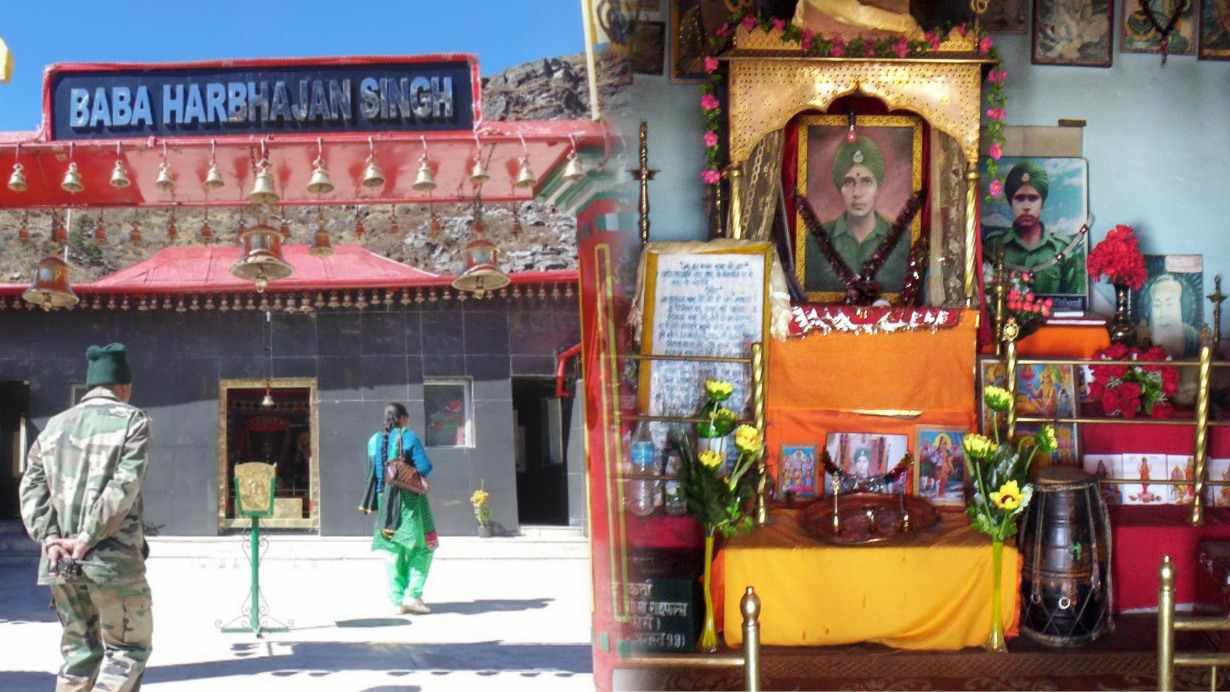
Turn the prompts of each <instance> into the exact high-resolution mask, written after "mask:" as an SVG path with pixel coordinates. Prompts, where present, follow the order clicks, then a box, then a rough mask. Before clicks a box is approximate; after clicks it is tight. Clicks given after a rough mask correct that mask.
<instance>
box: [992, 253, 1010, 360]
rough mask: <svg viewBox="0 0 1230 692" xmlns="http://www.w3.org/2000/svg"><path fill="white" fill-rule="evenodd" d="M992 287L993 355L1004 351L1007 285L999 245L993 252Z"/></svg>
mask: <svg viewBox="0 0 1230 692" xmlns="http://www.w3.org/2000/svg"><path fill="white" fill-rule="evenodd" d="M993 276H994V279H993V280H994V282H995V283H994V284H993V288H994V291H995V318H994V319H995V321H994V322H993V323H992V324H993V326H992V329H994V330H995V331H994V332H993V335H994V338H995V355H997V356H998V355H1003V352H1004V298H1005V294H1007V293H1008V286H1007V283H1006V282H1005V280H1004V246H1002V245H1001V246H999V249H998V250H997V251H996V253H995V273H994V275H993Z"/></svg>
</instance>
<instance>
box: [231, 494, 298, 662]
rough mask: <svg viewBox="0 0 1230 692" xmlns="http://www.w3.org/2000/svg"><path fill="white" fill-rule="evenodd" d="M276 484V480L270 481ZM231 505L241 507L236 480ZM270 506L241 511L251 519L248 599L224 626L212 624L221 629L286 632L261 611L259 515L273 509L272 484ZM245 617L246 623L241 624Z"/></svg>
mask: <svg viewBox="0 0 1230 692" xmlns="http://www.w3.org/2000/svg"><path fill="white" fill-rule="evenodd" d="M271 485H273V486H276V481H275V482H273V483H271ZM235 495H236V498H235V506H236V507H237V508H242V507H243V504H242V503H241V502H240V500H239V491H238V483H236V492H235ZM269 498H270V505H271V506H270V507H269V508H267V509H264V510H261V511H244V512H242V513H243V514H244V515H245V516H247V517H248V520H249V521H251V522H252V526H251V529H250V531H249V532H248V536H249V541H250V542H249V549H248V558H249V562H250V564H251V584H250V586H249V591H248V598H247V603H246V605H245V606H244V607H243V608H242V611H241V612H240V614H239V615H238V616H237V617H235V618H234V619H232V620H231V621H230V622H228V623H226V624H225V625H223V624H221V622H218V623H215V624H217V626H218V628H219V629H221V630H222V631H223V632H227V633H236V632H251V633H252V634H255V635H256V636H257V637H258V638H259V637H261V636H262V635H263V634H264V633H265V632H286V631H288V630H289V629H290V626H289V625H288V624H287V623H284V622H281V621H279V620H276V619H274V618H272V617H270V616H269V615H268V614H267V613H266V612H264V611H263V610H262V606H263V604H262V599H261V557H260V545H261V517H262V516H269V515H270V514H272V512H273V507H272V504H273V487H271V488H270V491H269ZM244 620H247V624H242V623H243V621H244ZM236 623H241V624H236Z"/></svg>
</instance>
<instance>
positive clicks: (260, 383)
mask: <svg viewBox="0 0 1230 692" xmlns="http://www.w3.org/2000/svg"><path fill="white" fill-rule="evenodd" d="M268 384H269V385H271V386H272V387H273V388H274V389H306V390H308V401H309V402H310V404H311V411H310V413H309V414H308V417H309V425H310V426H311V433H312V457H311V459H309V460H308V488H309V490H308V498H309V499H310V500H311V502H312V510H311V513H310V515H309V517H308V518H307V519H287V518H276V519H275V518H272V517H270V518H268V519H262V520H261V525H262V526H264V527H266V528H271V529H309V530H314V531H319V530H320V400H319V399H318V398H317V396H316V394H317V384H316V378H314V377H275V378H273V379H271V380H268ZM265 385H266V380H264V379H259V378H242V379H222V380H219V381H218V476H217V479H218V532H219V533H221V532H223V531H226V530H230V529H246V528H248V527H250V526H251V521H249V520H248V519H246V518H228V517H227V516H226V498H227V496H228V495H229V494H230V492H231V479H230V478H229V477H228V475H227V473H226V459H227V452H228V448H227V447H228V445H227V435H226V411H227V405H228V400H229V398H230V397H229V394H230V391H231V390H232V389H264V388H265Z"/></svg>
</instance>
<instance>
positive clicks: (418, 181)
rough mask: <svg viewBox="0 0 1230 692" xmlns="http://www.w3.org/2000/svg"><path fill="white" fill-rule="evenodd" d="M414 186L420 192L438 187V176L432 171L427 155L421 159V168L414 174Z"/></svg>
mask: <svg viewBox="0 0 1230 692" xmlns="http://www.w3.org/2000/svg"><path fill="white" fill-rule="evenodd" d="M412 187H413V188H414V189H415V190H417V191H419V192H427V191H430V190H434V189H436V177H435V176H434V175H432V173H431V164H430V163H429V162H428V161H427V157H426V156H424V157H422V158H420V159H419V170H418V173H416V174H415V176H414V185H413V186H412Z"/></svg>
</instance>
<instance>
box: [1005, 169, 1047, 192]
mask: <svg viewBox="0 0 1230 692" xmlns="http://www.w3.org/2000/svg"><path fill="white" fill-rule="evenodd" d="M1022 185H1032V186H1033V188H1034V189H1035V190H1037V191H1038V194H1039V195H1042V201H1044V202H1045V201H1046V193H1047V191H1048V190H1050V187H1051V181H1050V179H1049V178H1047V177H1046V169H1044V168H1042V166H1039V165H1038V164H1036V163H1034V162H1033V161H1022V162H1020V163H1018V164H1017V165H1015V166H1013V167H1012V170H1011V171H1008V177H1007V178H1006V179H1004V195H1005V196H1006V197H1007V198H1008V201H1010V202H1011V201H1012V196H1013V195H1015V194H1016V191H1017V190H1019V189H1020V188H1021V186H1022Z"/></svg>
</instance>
